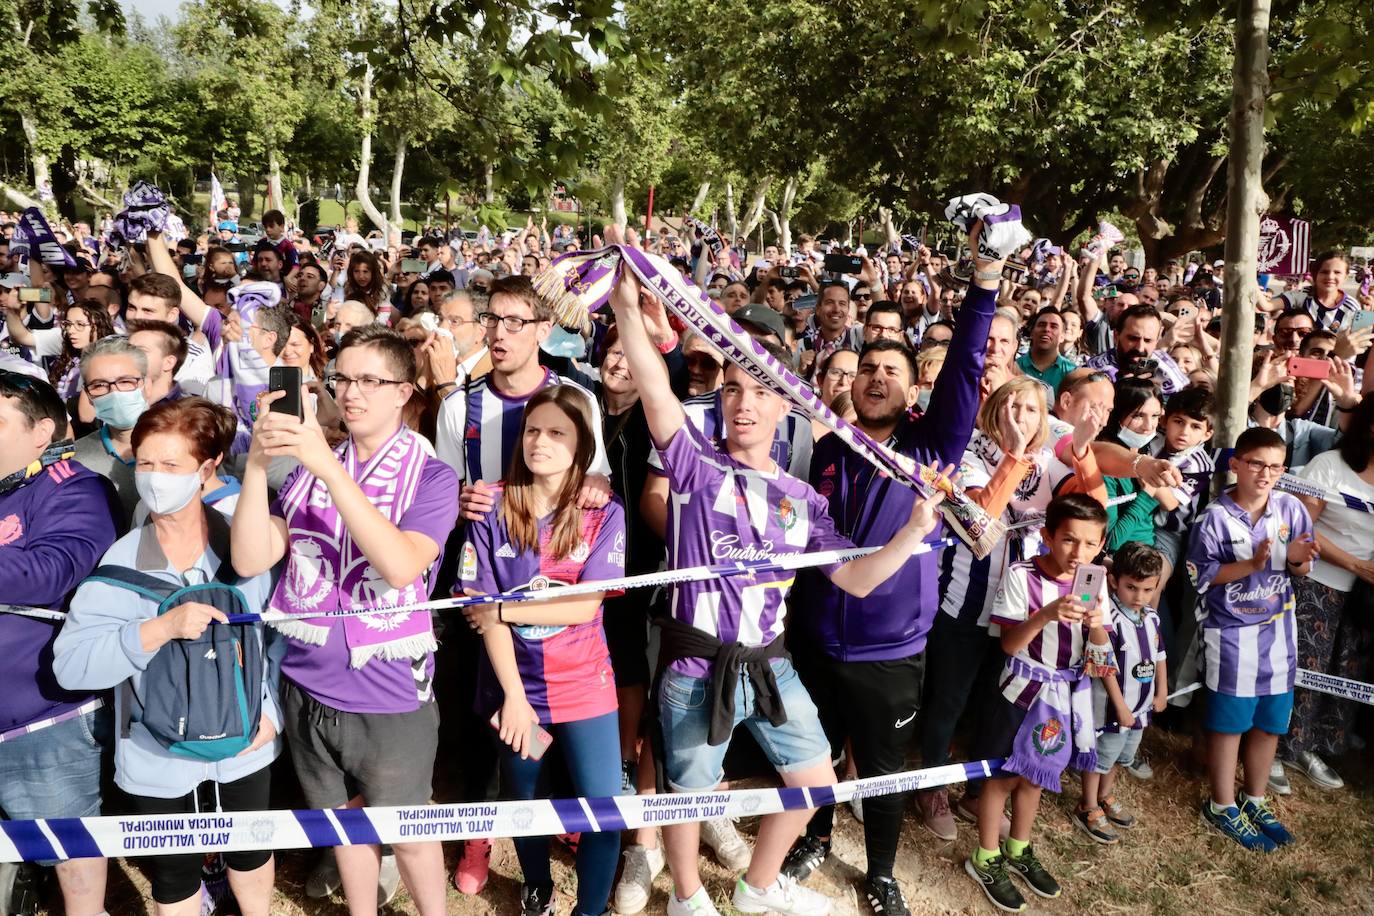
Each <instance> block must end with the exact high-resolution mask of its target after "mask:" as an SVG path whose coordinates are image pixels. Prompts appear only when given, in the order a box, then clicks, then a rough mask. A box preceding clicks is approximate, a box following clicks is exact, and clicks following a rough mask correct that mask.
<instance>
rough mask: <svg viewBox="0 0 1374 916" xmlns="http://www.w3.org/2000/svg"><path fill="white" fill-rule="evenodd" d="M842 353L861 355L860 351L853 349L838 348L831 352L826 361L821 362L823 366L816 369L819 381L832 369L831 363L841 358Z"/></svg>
mask: <svg viewBox="0 0 1374 916" xmlns="http://www.w3.org/2000/svg"><path fill="white" fill-rule="evenodd" d="M841 353H853V354H854V355H855V356H858V355H859V351H858V350H855V349H854V348H853V347H838V348H836V349H834V350H831V351H830V355H829V356H827V357H826V358H825V359H823V360H821V364H820V365H819V366H817V367H816V378H818V379H819V378H820V377H821V376H823V375H825V373H826V370H828V369H829V368H830V363H831V362H833V361H834V359H835V357H837V356H839V355H840V354H841Z"/></svg>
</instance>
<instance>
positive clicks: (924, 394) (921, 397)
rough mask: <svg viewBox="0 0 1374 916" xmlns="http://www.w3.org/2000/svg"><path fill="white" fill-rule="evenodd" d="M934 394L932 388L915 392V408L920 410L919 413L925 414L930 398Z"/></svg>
mask: <svg viewBox="0 0 1374 916" xmlns="http://www.w3.org/2000/svg"><path fill="white" fill-rule="evenodd" d="M933 392H934V389H932V388H922V389H920V390H918V391H917V392H916V406H917V407H919V408H920V409H921V413H925V412H926V408H928V407H929V406H930V396H931V394H932V393H933Z"/></svg>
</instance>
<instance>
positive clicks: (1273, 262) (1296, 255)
mask: <svg viewBox="0 0 1374 916" xmlns="http://www.w3.org/2000/svg"><path fill="white" fill-rule="evenodd" d="M1311 238H1312V225H1311V224H1310V223H1308V222H1307V221H1306V220H1301V219H1293V218H1292V217H1291V216H1268V215H1266V216H1265V217H1264V218H1263V219H1261V220H1260V240H1259V254H1258V255H1256V260H1257V261H1258V264H1257V265H1256V267H1257V269H1258V270H1259V272H1260V273H1262V274H1276V275H1278V276H1280V277H1300V276H1302V275H1303V274H1305V273H1307V260H1308V256H1309V255H1308V251H1309V248H1310V244H1311Z"/></svg>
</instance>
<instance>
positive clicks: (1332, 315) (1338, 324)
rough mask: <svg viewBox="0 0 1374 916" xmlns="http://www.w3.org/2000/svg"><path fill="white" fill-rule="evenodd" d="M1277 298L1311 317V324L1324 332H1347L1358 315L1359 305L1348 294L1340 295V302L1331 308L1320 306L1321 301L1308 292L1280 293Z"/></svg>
mask: <svg viewBox="0 0 1374 916" xmlns="http://www.w3.org/2000/svg"><path fill="white" fill-rule="evenodd" d="M1279 298H1280V299H1282V300H1283V301H1284V302H1285V303H1287V304H1288V307H1289V308H1300V309H1302V310H1303V311H1304V312H1306V313H1307V314H1308V315H1310V316H1312V323H1313V324H1315V325H1316V326H1317V327H1318V328H1319V329H1321V330H1325V331H1348V330H1349V329H1350V324H1351V322H1352V321H1354V319H1355V316H1356V315H1358V314H1359V313H1360V303H1359V302H1357V301H1356V300H1354V299H1352V298H1351V297H1350V294H1349V293H1341V298H1340V301H1339V302H1337V303H1336V304H1335V305H1333V306H1331V308H1327V307H1326V306H1324V305H1322V303H1321V300H1320V299H1318V298H1317V297H1316V296H1313V295H1312V293H1311V291H1310V290H1301V289H1298V290H1293V291H1291V292H1282V293H1280V294H1279Z"/></svg>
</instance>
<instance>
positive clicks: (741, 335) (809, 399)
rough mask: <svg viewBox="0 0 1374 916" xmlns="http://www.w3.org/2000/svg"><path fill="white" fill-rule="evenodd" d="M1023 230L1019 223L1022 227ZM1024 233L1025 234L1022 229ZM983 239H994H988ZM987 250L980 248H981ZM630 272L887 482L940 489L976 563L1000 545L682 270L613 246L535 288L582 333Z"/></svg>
mask: <svg viewBox="0 0 1374 916" xmlns="http://www.w3.org/2000/svg"><path fill="white" fill-rule="evenodd" d="M1017 225H1018V226H1019V225H1020V224H1019V223H1018V224H1017ZM1021 232H1025V229H1024V228H1022V229H1021ZM983 235H984V236H989V235H990V233H988V232H986V231H985V232H984V233H983ZM980 247H981V245H980ZM624 270H629V271H630V272H632V273H633V274H634V275H635V276H636V277H638V279H639V281H640V283H642V284H643V285H644V288H645V289H646V290H648V291H649V292H650V293H652V294H654V295H655V296H657V297H658V298H659V299H661V300H662V301H663V303H664V305H666V306H667V307H668V309H669V310H671V311H672V312H673V314H675V315H677V316H678V317H679V318H681V319H682V320H683V321H684V322H686V323H687V325H688V327H690V328H691V329H692V330H693V331H695V332H696V333H698V334H700V335H701V336H702V337H703V338H705V339H706V340H708V341H710V342H711V344H712V345H713V346H715V348H716V349H718V350H720V351H721V352H722V353H723V354H725V357H726V358H727V359H729V360H730V361H731V362H733V363H735V364H736V365H738V366H739V367H740V368H742V369H744V370H745V371H746V372H748V373H749V374H750V375H752V376H753V377H754V378H755V379H757V380H758V381H759V382H760V384H763V385H765V386H766V387H768V388H769V389H770V390H772V391H773V392H774V393H776V394H777V395H779V396H781V397H783V398H785V399H786V400H787V401H788V402H790V403H792V404H794V405H796V406H797V407H799V408H800V409H801V410H802V412H803V413H805V414H806V415H807V416H808V417H810V418H811V419H813V420H817V421H819V422H820V423H822V424H824V425H825V426H827V427H829V428H830V429H832V430H834V431H835V434H836V435H837V436H839V437H840V439H841V440H843V441H844V442H845V443H846V444H848V445H849V447H850V448H852V449H854V451H856V452H858V453H859V454H860V455H862V456H863V457H864V458H865V459H867V460H868V461H869V462H871V463H872V464H873V465H874V466H875V467H877V468H878V470H879V471H881V472H882V473H884V474H888V475H891V476H892V477H894V478H896V479H897V480H900V481H901V482H902V483H904V484H905V485H907V486H909V487H911V488H912V489H914V490H916V492H918V493H920V494H922V495H930V494H932V493H933V492H934V490H935V488H937V487H938V488H939V489H940V490H941V491H943V492H944V493H945V501H944V502H943V503H942V504H941V506H940V508H941V511H942V512H943V514H944V517H945V520H946V521H947V522H948V523H949V524H950V527H951V528H953V529H954V531H955V533H956V534H958V535H959V537H960V538H961V539H962V540H963V541H964V542H965V543H966V544H968V545H969V548H970V549H971V550H972V551H973V553H974V554H975V555H976V556H978V557H985V556H987V555H988V553H989V552H990V551H991V550H992V548H993V546H994V545H995V544H996V543H997V541H998V540H999V539H1000V538H1001V537H1002V535H1003V533H1004V530H1005V526H1004V525H1003V523H1002V522H1001V520H999V519H995V518H992V517H991V516H989V515H988V513H987V512H986V511H984V510H983V508H982V507H981V506H979V505H978V504H977V503H975V502H974V501H973V500H972V499H970V498H969V497H968V496H967V495H965V494H964V491H963V490H962V489H960V488H958V487H954V486H951V485H950V484H949V483H948V482H947V481H944V480H943V478H941V477H940V476H939V474H938V472H937V471H936V470H934V469H932V468H928V467H925V466H923V465H919V464H917V463H916V462H915V461H913V460H912V459H911V458H909V457H908V456H906V455H901V454H898V453H896V452H893V451H891V450H890V449H888V448H886V447H884V446H883V445H881V444H879V443H878V442H875V441H874V440H873V439H872V438H871V437H869V436H868V435H867V434H866V433H864V432H862V431H861V430H859V429H857V428H855V427H854V426H852V425H850V424H849V423H847V422H845V421H844V420H843V419H842V418H840V417H838V416H836V415H835V413H834V412H832V411H831V410H830V408H828V407H827V406H826V405H825V404H824V403H823V402H822V401H821V399H820V398H818V397H817V396H816V394H815V392H814V391H812V390H811V387H810V386H809V385H807V384H806V383H805V382H804V381H802V379H800V378H798V377H797V376H796V375H795V374H793V373H792V371H791V370H789V369H787V368H785V367H784V366H782V365H781V364H780V363H779V362H778V361H777V360H775V359H774V358H773V357H772V356H770V355H769V354H768V352H767V351H766V350H764V349H763V347H762V346H761V345H760V344H759V343H757V342H756V341H755V340H754V339H753V338H752V337H750V336H749V335H748V334H747V333H745V331H744V329H743V328H741V327H740V326H739V325H737V324H736V323H735V322H734V321H733V320H731V318H730V316H729V315H728V314H726V312H725V310H724V309H722V308H721V307H720V306H719V305H718V304H717V303H716V302H714V301H713V300H712V299H710V298H709V297H707V296H706V295H705V294H704V293H703V292H702V291H701V289H699V288H698V287H697V286H696V285H695V284H693V283H690V282H688V281H687V280H685V279H683V277H682V274H680V273H679V272H678V271H677V269H676V268H674V267H672V266H671V265H669V264H668V262H667V261H665V260H663V258H661V257H659V256H658V255H654V254H650V253H648V252H645V251H641V250H639V249H638V248H634V247H631V246H628V245H609V246H607V247H605V248H601V249H598V250H596V251H574V252H569V253H568V254H565V255H562V256H561V257H558V258H555V259H554V261H553V264H552V265H550V267H549V268H548V269H547V270H545V271H544V272H543V273H541V274H540V275H539V276H538V277H536V278H535V280H534V284H535V288H536V289H537V290H538V291H539V293H540V294H541V295H543V296H544V297H545V298H546V299H548V300H549V302H550V304H551V306H552V308H553V311H554V319H555V320H556V321H558V323H559V324H562V325H564V326H565V327H578V326H580V324H581V322H582V321H584V320H585V319H586V315H587V313H588V312H592V311H595V310H596V309H598V308H600V307H601V306H602V305H603V304H605V303H606V302H607V301H608V300H609V299H610V296H611V290H612V289H614V288H615V285H616V283H617V282H619V280H620V277H621V276H622V273H621V272H622V271H624Z"/></svg>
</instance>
